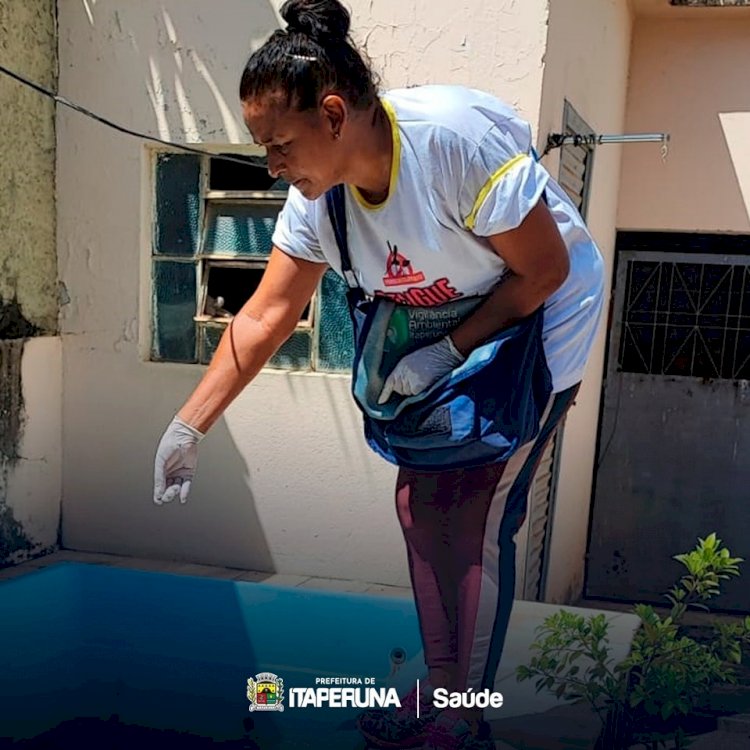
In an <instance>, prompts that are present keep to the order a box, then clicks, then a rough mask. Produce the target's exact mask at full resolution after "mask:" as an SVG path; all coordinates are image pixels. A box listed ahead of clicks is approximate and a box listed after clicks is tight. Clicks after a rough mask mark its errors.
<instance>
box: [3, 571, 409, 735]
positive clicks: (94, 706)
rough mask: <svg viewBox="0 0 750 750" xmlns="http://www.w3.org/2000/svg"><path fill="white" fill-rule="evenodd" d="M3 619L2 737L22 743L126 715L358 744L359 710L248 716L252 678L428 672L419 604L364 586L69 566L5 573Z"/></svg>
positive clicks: (404, 677) (185, 728)
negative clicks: (307, 585)
mask: <svg viewBox="0 0 750 750" xmlns="http://www.w3.org/2000/svg"><path fill="white" fill-rule="evenodd" d="M0 623H1V624H0V628H1V632H2V637H1V639H0V738H11V739H13V740H23V738H31V737H36V736H38V735H39V734H41V733H43V732H45V731H48V730H50V729H51V728H54V727H56V726H58V725H60V724H61V723H63V722H66V721H69V720H71V719H80V718H81V717H99V718H100V719H110V720H111V719H112V717H116V720H117V721H118V722H119V723H121V724H127V725H137V726H139V727H152V728H155V729H164V730H175V731H181V732H187V733H193V734H195V735H199V736H201V737H210V738H212V739H213V740H214V741H229V740H238V739H240V738H245V740H247V739H248V738H250V739H251V740H252V741H253V742H254V743H255V746H256V747H258V748H262V749H263V750H266V749H268V750H277V749H278V750H292V749H297V748H330V749H331V750H336V749H337V748H342V749H343V748H358V747H361V744H362V743H361V740H360V739H359V736H358V734H357V732H356V730H355V729H354V726H353V719H354V717H355V716H356V714H357V713H358V712H359V711H360V710H361V709H356V708H346V709H315V708H304V709H301V708H289V707H288V706H287V707H286V709H285V710H284V711H283V712H280V713H277V712H264V713H260V712H257V711H256V712H253V713H250V711H249V710H248V709H249V701H248V699H247V697H246V684H247V679H248V678H249V677H254V676H255V675H256V674H258V673H260V672H265V671H268V672H273V673H274V674H276V675H278V676H279V677H281V678H282V679H283V681H284V685H285V688H286V690H287V691H288V690H289V689H290V688H292V687H305V686H311V685H314V684H315V678H316V677H326V676H334V677H346V676H351V677H359V678H363V679H364V678H365V677H373V678H375V679H376V683H375V686H376V687H390V686H394V687H396V688H397V689H398V690H399V692H400V693H403V691H404V690H405V689H408V687H409V685H410V684H411V683H412V682H413V680H414V679H416V678H417V677H420V676H422V670H423V665H422V654H421V644H420V639H419V631H418V625H417V618H416V612H415V609H414V604H413V602H412V601H411V600H407V599H399V598H387V597H380V596H368V595H365V594H340V593H329V592H319V591H314V590H312V589H300V588H287V587H279V586H270V585H266V584H263V583H250V582H241V581H225V580H215V579H207V578H198V577H193V576H180V575H171V574H166V573H152V572H144V571H137V570H127V569H122V568H110V567H104V566H98V565H89V564H84V563H60V564H57V565H54V566H50V567H49V568H44V569H40V570H38V571H35V572H33V573H30V574H28V575H25V576H21V577H18V578H14V579H11V580H8V581H4V582H2V583H0ZM394 649H403V651H404V652H405V654H406V662H405V664H404V665H403V666H402V667H401V668H400V669H398V670H397V671H396V672H395V674H394V673H393V662H392V659H391V654H392V652H393V650H394ZM285 703H288V700H287V701H285ZM248 718H250V719H252V724H253V726H252V728H251V729H250V728H249V726H250V725H249V724H248V722H247V719H248ZM13 746H15V745H13ZM23 746H24V747H25V746H26V745H23ZM247 746H248V747H252V744H248V745H247Z"/></svg>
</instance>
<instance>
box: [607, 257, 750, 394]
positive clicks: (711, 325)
mask: <svg viewBox="0 0 750 750" xmlns="http://www.w3.org/2000/svg"><path fill="white" fill-rule="evenodd" d="M621 323H622V337H621V342H620V351H619V366H620V369H621V370H622V371H623V372H634V373H648V374H651V375H688V376H693V377H702V378H727V379H730V380H737V379H750V270H749V269H748V267H747V266H739V265H729V266H728V265H726V264H722V265H719V264H716V263H698V262H696V263H692V262H690V263H676V262H671V261H661V262H659V261H646V260H631V261H629V263H628V267H627V276H626V287H625V305H624V307H623V317H622V321H621Z"/></svg>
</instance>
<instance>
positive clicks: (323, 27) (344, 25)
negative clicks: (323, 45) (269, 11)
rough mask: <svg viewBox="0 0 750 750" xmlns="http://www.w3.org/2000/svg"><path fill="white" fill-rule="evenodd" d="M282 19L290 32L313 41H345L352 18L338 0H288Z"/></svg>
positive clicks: (282, 11) (284, 6)
mask: <svg viewBox="0 0 750 750" xmlns="http://www.w3.org/2000/svg"><path fill="white" fill-rule="evenodd" d="M281 17H282V18H283V19H284V20H285V21H286V23H287V28H288V30H289V31H294V32H297V33H300V34H304V35H305V36H308V37H310V38H311V39H320V38H321V37H328V38H329V39H337V40H344V39H346V37H347V35H348V34H349V25H350V20H351V17H350V15H349V11H348V10H347V9H346V8H345V7H344V6H343V5H341V3H340V2H338V0H286V2H285V3H284V5H283V6H282V7H281Z"/></svg>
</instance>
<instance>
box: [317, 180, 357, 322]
mask: <svg viewBox="0 0 750 750" xmlns="http://www.w3.org/2000/svg"><path fill="white" fill-rule="evenodd" d="M326 206H327V207H328V218H329V219H330V220H331V226H332V227H333V235H334V237H335V238H336V245H338V248H339V255H340V256H341V273H342V275H343V277H344V280H345V281H346V283H347V286H348V287H349V289H348V290H347V292H346V300H347V302H348V303H349V314H350V315H351V318H352V323H353V324H354V325H355V330H356V320H355V317H354V310H355V308H356V307H357V305H358V304H359V303H360V302H364V300H365V292H364V290H363V289H362V287H360V285H359V283H358V282H357V276H356V274H355V273H354V271H353V270H352V261H351V258H350V257H349V241H348V239H347V236H346V193H345V189H344V186H343V185H334V186H333V187H332V188H331V189H330V190H328V191H327V192H326Z"/></svg>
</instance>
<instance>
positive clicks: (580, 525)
mask: <svg viewBox="0 0 750 750" xmlns="http://www.w3.org/2000/svg"><path fill="white" fill-rule="evenodd" d="M630 34H631V18H630V14H629V11H628V7H627V3H625V2H622V0H551V2H550V16H549V35H548V39H547V51H546V55H545V68H544V85H543V88H542V100H541V111H540V119H539V140H538V150H539V152H540V153H541V152H542V150H543V148H544V145H545V143H546V138H547V134H549V133H553V132H557V133H559V132H560V131H561V130H562V121H563V104H564V100H565V99H568V100H569V101H570V103H571V104H572V105H573V107H574V108H575V109H576V111H577V112H578V113H579V114H580V115H581V117H583V119H584V120H586V122H587V123H588V124H589V125H590V126H591V127H592V128H593V129H594V131H595V132H597V133H621V132H623V129H624V124H625V95H626V86H627V77H628V64H629V50H630ZM626 148H627V149H628V151H627V152H625V151H623V150H622V149H623V147H620V146H616V145H609V146H600V147H597V149H596V154H595V157H594V169H593V178H592V184H591V195H590V200H589V208H588V216H587V223H588V226H589V228H590V229H591V231H592V233H593V235H594V238H595V239H596V241H597V243H598V245H599V247H600V249H601V251H602V253H603V255H604V258H605V260H606V265H607V298H608V295H609V287H610V285H611V275H612V261H613V255H614V240H615V218H616V215H617V202H618V190H619V181H620V160H621V156H623V157H626V158H630V155H631V151H630V149H636V150H637V149H638V148H639V147H638V146H628V147H626ZM559 154H560V152H559V150H554V151H552V152H550V154H549V155H548V156H547V157H545V158H544V160H543V163H544V165H545V166H546V167H547V169H548V170H549V171H550V173H551V174H552V175H553V176H554V177H557V176H558V173H559V158H560V157H559ZM604 328H605V327H604V325H602V326H600V329H599V336H598V338H597V340H596V344H595V346H594V348H593V350H592V353H591V359H590V360H589V363H588V366H587V369H586V373H585V376H584V380H583V385H582V386H581V390H580V392H579V394H578V396H577V398H576V403H575V405H574V406H573V408H572V409H571V411H570V412H569V414H568V418H567V421H566V424H565V435H564V440H563V448H562V454H561V464H560V477H559V483H558V488H557V497H556V507H555V512H554V515H553V519H552V523H553V529H552V543H551V548H550V551H549V555H550V558H549V572H548V579H547V588H546V592H545V597H546V599H547V600H548V601H553V602H567V601H571V600H572V599H575V598H577V597H578V595H579V594H580V592H581V587H582V583H583V574H584V556H585V552H586V540H587V534H588V519H589V508H590V499H591V480H592V472H593V468H594V467H593V462H594V454H595V450H596V433H597V425H598V421H599V399H600V394H601V382H602V371H603V364H604V346H605V341H606V337H605V330H604Z"/></svg>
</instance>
